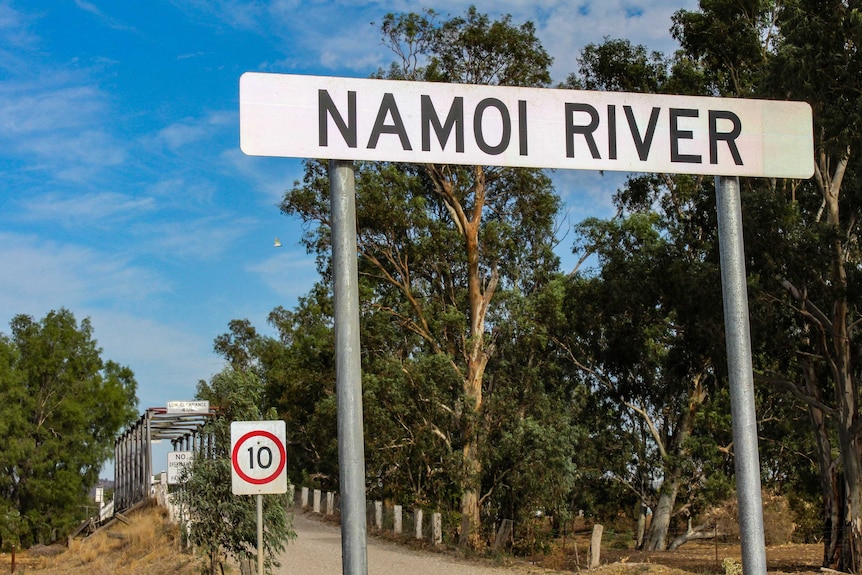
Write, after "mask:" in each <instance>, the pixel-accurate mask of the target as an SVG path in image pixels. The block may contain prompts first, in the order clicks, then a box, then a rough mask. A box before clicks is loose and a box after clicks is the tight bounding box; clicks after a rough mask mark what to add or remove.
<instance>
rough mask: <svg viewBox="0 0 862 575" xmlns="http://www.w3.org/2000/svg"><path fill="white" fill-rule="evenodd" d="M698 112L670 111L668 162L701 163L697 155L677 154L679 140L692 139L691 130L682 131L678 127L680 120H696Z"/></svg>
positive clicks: (681, 109)
mask: <svg viewBox="0 0 862 575" xmlns="http://www.w3.org/2000/svg"><path fill="white" fill-rule="evenodd" d="M698 115H699V112H698V111H697V110H693V109H686V108H671V109H670V161H671V162H680V163H687V164H700V163H702V162H703V158H701V157H700V156H699V155H697V154H681V153H680V152H679V141H680V140H692V139H694V132H692V131H691V130H682V129H680V127H679V119H680V118H697V117H698Z"/></svg>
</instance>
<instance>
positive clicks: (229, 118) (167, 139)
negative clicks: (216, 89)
mask: <svg viewBox="0 0 862 575" xmlns="http://www.w3.org/2000/svg"><path fill="white" fill-rule="evenodd" d="M238 125H239V114H238V113H237V112H233V111H232V112H212V113H210V114H207V115H206V116H204V117H201V118H184V119H183V120H182V121H179V122H175V123H173V124H171V125H170V126H167V127H165V128H162V129H161V130H159V133H158V139H159V140H160V141H161V142H162V143H163V144H164V145H165V146H166V147H167V148H168V149H170V150H171V151H174V152H175V151H177V150H179V149H181V148H184V147H185V146H187V145H188V144H191V143H194V142H198V141H200V140H205V139H208V138H213V133H214V131H216V130H218V129H221V128H225V127H230V128H235V127H236V126H238Z"/></svg>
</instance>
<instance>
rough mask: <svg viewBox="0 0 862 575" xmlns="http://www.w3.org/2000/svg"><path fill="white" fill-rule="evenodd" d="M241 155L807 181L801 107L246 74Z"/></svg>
mask: <svg viewBox="0 0 862 575" xmlns="http://www.w3.org/2000/svg"><path fill="white" fill-rule="evenodd" d="M240 147H241V148H242V151H243V152H245V153H246V154H249V155H256V156H283V157H297V158H327V159H335V160H377V161H392V162H416V163H438V164H476V165H490V166H513V167H515V166H520V167H532V168H562V169H583V170H616V171H626V172H660V173H673V174H702V175H721V176H762V177H782V178H809V177H811V175H812V174H813V173H814V150H813V125H812V113H811V107H810V106H809V105H808V104H806V103H804V102H785V101H767V100H746V99H736V98H708V97H692V96H668V95H654V94H632V93H623V92H587V91H576V90H562V89H545V88H517V87H507V86H476V85H469V84H443V83H430V82H407V81H394V80H372V79H356V78H333V77H320V76H297V75H282V74H261V73H251V72H250V73H246V74H243V76H242V78H241V79H240Z"/></svg>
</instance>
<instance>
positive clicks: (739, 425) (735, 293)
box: [715, 176, 766, 574]
mask: <svg viewBox="0 0 862 575" xmlns="http://www.w3.org/2000/svg"><path fill="white" fill-rule="evenodd" d="M715 202H716V207H717V208H718V244H719V253H720V259H721V293H722V299H723V300H724V326H725V327H724V330H725V341H726V343H727V371H728V378H729V379H730V413H731V421H732V425H733V461H734V466H735V468H736V498H737V501H738V504H739V531H740V535H741V537H740V539H741V540H742V570H743V572H745V573H755V574H765V573H766V542H765V539H764V535H763V502H762V500H761V494H760V456H759V454H758V450H757V417H756V413H755V406H754V375H753V374H754V368H753V366H752V363H751V333H750V330H749V322H748V283H747V282H746V281H745V248H744V246H743V242H742V206H741V201H740V197H739V178H737V177H724V176H717V177H716V178H715Z"/></svg>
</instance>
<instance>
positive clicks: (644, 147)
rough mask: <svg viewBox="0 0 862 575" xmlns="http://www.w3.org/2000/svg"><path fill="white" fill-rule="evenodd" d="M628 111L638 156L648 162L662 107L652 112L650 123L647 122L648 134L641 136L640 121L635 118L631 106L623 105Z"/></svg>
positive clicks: (630, 128)
mask: <svg viewBox="0 0 862 575" xmlns="http://www.w3.org/2000/svg"><path fill="white" fill-rule="evenodd" d="M623 110H625V111H626V119H627V120H628V122H629V130H630V131H631V133H632V140H634V142H635V148H637V151H638V158H640V160H641V162H646V160H647V158H648V157H649V149H650V147H651V146H652V138H653V136H655V127H656V125H658V115H659V112H660V111H661V108H653V109H652V111H651V112H650V116H649V123H648V124H647V130H646V135H644V137H643V138H641V131H640V129H639V128H638V123H637V121H636V120H635V114H634V112H633V111H632V107H631V106H623Z"/></svg>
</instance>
